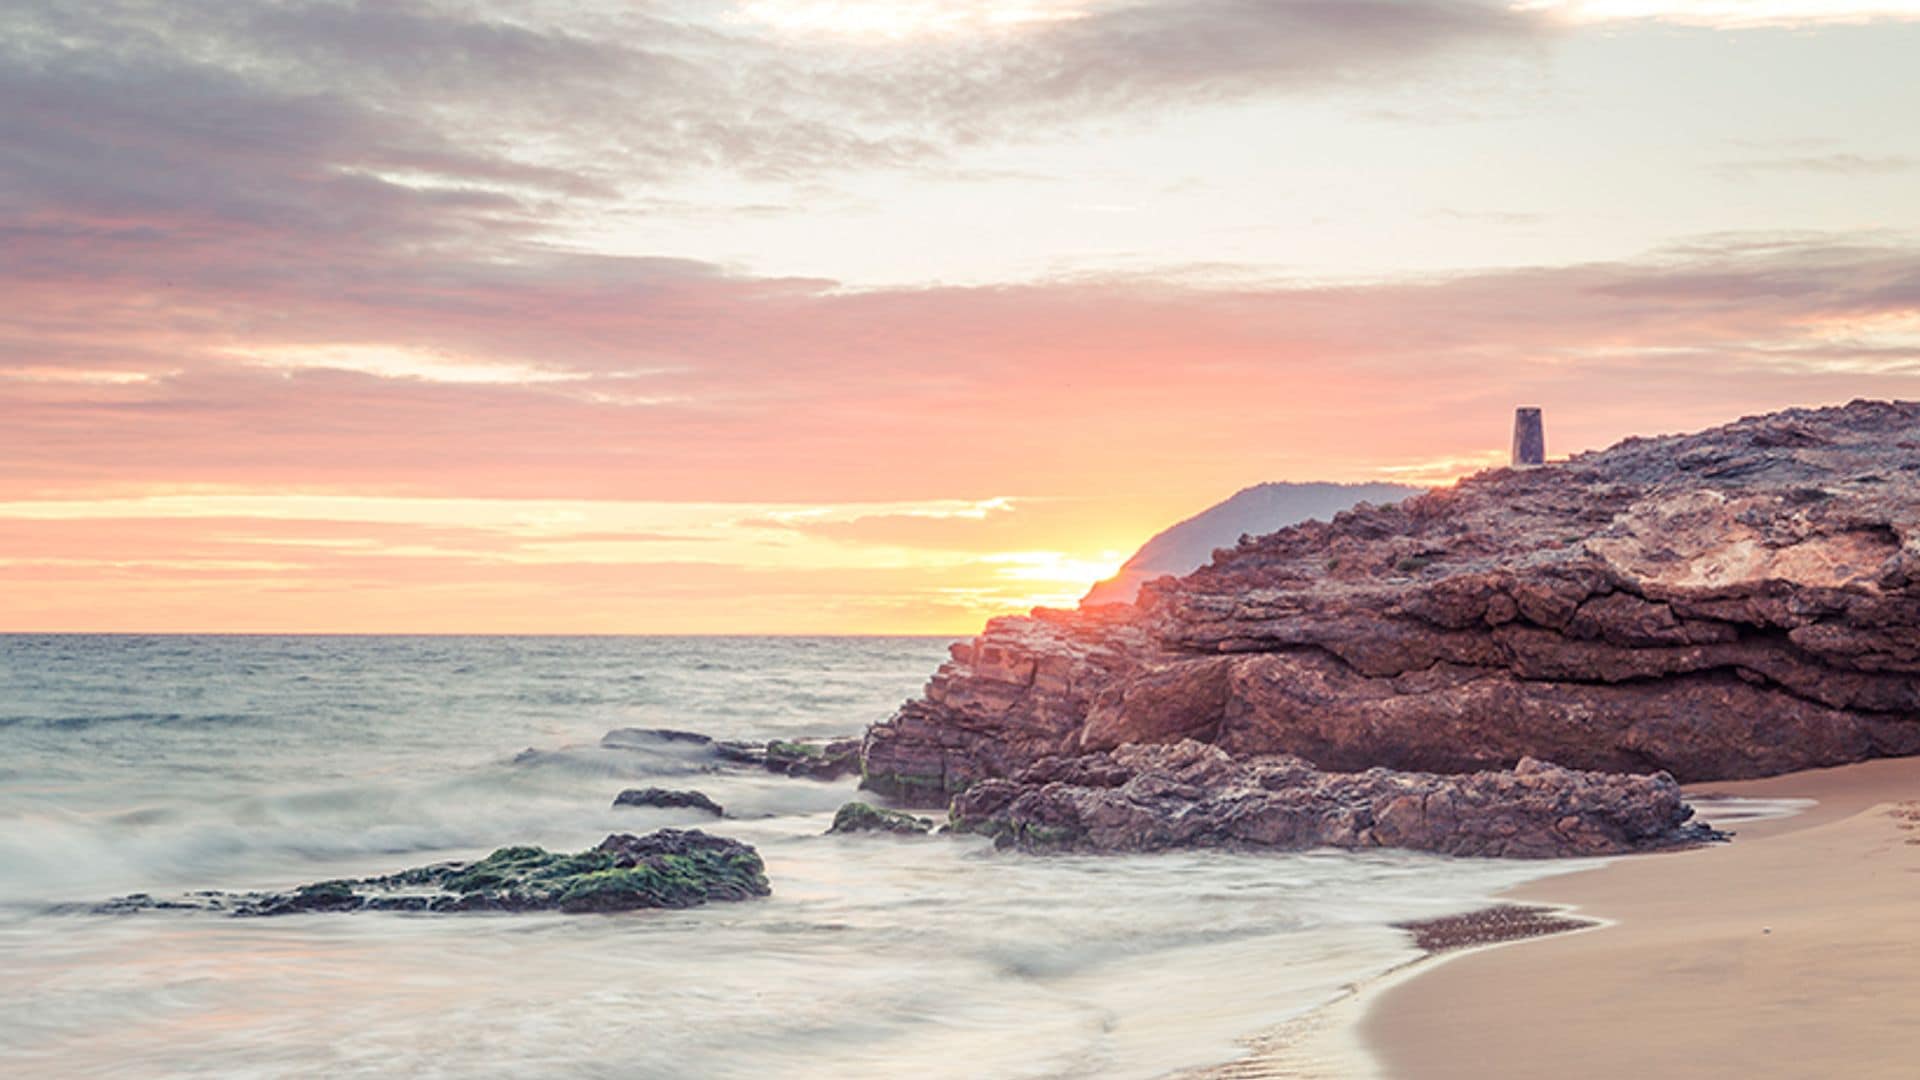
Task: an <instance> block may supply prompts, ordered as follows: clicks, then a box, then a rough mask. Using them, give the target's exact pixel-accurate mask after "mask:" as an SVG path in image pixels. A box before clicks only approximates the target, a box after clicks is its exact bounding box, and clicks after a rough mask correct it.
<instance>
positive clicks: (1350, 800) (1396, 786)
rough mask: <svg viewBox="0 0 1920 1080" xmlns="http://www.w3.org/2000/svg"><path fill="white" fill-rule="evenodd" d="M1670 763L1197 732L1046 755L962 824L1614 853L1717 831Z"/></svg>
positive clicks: (1051, 846)
mask: <svg viewBox="0 0 1920 1080" xmlns="http://www.w3.org/2000/svg"><path fill="white" fill-rule="evenodd" d="M1692 815H1693V811H1692V810H1690V809H1689V808H1687V807H1686V806H1685V805H1683V804H1682V802H1681V799H1680V786H1679V785H1678V784H1676V783H1675V782H1674V780H1673V777H1671V776H1668V775H1666V774H1664V773H1662V774H1658V775H1655V776H1623V775H1607V774H1602V773H1591V772H1576V771H1574V770H1572V769H1563V768H1560V767H1559V766H1557V765H1550V764H1547V763H1545V762H1540V761H1535V760H1534V759H1532V758H1527V759H1524V760H1523V761H1521V762H1520V764H1519V765H1518V766H1516V767H1515V768H1513V769H1511V770H1507V771H1501V772H1480V773H1471V774H1464V775H1455V776H1440V775H1435V774H1431V773H1404V772H1394V771H1392V770H1389V769H1369V770H1367V771H1365V772H1357V773H1326V772H1321V771H1319V770H1317V769H1315V768H1314V767H1313V766H1311V765H1309V764H1307V763H1306V762H1304V761H1302V760H1300V759H1299V758H1296V757H1288V756H1284V755H1283V756H1261V757H1250V758H1235V757H1233V756H1232V755H1230V754H1228V753H1226V752H1225V751H1223V750H1221V749H1220V748H1219V747H1217V746H1207V745H1205V744H1202V743H1198V742H1195V741H1193V740H1191V739H1187V740H1182V741H1181V742H1177V743H1172V744H1162V745H1152V746H1127V747H1122V748H1121V749H1118V750H1114V751H1111V752H1102V753H1094V754H1084V755H1080V756H1078V757H1071V758H1046V759H1043V760H1041V761H1038V762H1035V763H1034V764H1032V765H1029V766H1027V767H1026V768H1025V769H1022V770H1020V772H1019V773H1018V774H1017V775H1016V776H1014V777H1013V778H1012V779H1006V780H983V781H981V782H980V783H977V784H974V785H973V786H971V787H969V788H968V789H967V790H966V791H964V792H962V793H961V794H960V795H959V796H957V797H956V798H955V799H954V800H953V821H954V827H955V828H956V829H959V830H961V831H966V832H979V833H986V834H988V835H990V836H993V837H995V838H996V840H997V841H998V842H999V843H1001V844H1003V845H1006V846H1011V847H1018V848H1020V849H1022V850H1026V851H1042V852H1054V851H1095V852H1116V851H1158V850H1163V849H1167V848H1185V847H1257V848H1264V849H1270V850H1282V851H1288V850H1301V849H1305V848H1316V847H1340V848H1376V847H1393V848H1409V849H1413V850H1417V851H1434V852H1440V853H1443V854H1447V855H1479V856H1498V857H1506V858H1544V857H1550V856H1561V855H1610V854H1617V853H1621V852H1629V851H1644V850H1648V849H1651V848H1660V847H1672V846H1675V845H1678V844H1687V843H1695V842H1698V841H1700V840H1704V839H1711V838H1713V837H1714V835H1715V834H1714V833H1713V832H1712V830H1710V829H1705V828H1703V827H1691V828H1690V827H1687V826H1686V822H1687V819H1688V818H1690V817H1691V816H1692Z"/></svg>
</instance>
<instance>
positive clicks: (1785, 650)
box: [862, 402, 1920, 805]
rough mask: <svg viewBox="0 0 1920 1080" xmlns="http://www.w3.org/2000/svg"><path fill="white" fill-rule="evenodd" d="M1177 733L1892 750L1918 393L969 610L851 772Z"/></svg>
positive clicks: (1442, 751) (1308, 747) (1443, 762)
mask: <svg viewBox="0 0 1920 1080" xmlns="http://www.w3.org/2000/svg"><path fill="white" fill-rule="evenodd" d="M1184 739H1192V740H1196V741H1199V742H1202V743H1205V744H1208V745H1212V746H1215V747H1218V748H1220V749H1221V750H1223V751H1225V752H1227V753H1229V754H1231V755H1233V756H1235V757H1254V756H1259V755H1271V754H1291V755H1296V756H1298V757H1300V758H1303V759H1305V760H1307V761H1310V762H1312V763H1313V764H1314V765H1316V766H1318V767H1320V768H1322V769H1330V770H1347V771H1353V770H1361V769H1367V768H1371V767H1374V766H1387V767H1391V768H1396V769H1410V770H1419V771H1424V772H1436V773H1459V772H1471V771H1475V770H1483V769H1508V768H1512V767H1513V766H1514V765H1516V764H1517V763H1518V762H1520V761H1521V760H1522V759H1524V758H1528V757H1533V758H1538V759H1542V760H1550V761H1554V762H1558V763H1560V764H1562V765H1565V766H1569V767H1572V768H1577V769H1585V770H1603V771H1612V772H1629V773H1652V772H1657V771H1661V770H1665V771H1667V772H1670V773H1672V774H1673V775H1675V776H1677V777H1679V778H1680V779H1681V780H1683V781H1693V780H1708V779H1729V778H1738V777H1752V776H1762V775H1769V774H1774V773H1779V772H1784V771H1789V770H1793V769H1801V768H1807V767H1813V766H1824V765H1837V764H1842V763H1846V762H1852V761H1858V760H1862V759H1865V758H1871V757H1876V756H1884V755H1901V754H1912V753H1916V752H1920V405H1916V404H1912V403H1886V402H1855V403H1853V404H1851V405H1848V406H1845V407H1841V408H1828V409H1807V410H1792V411H1789V412H1783V413H1777V414H1773V415H1769V416H1762V417H1752V418H1748V419H1745V420H1741V421H1739V422H1737V423H1733V424H1729V425H1727V426H1725V427H1720V428H1715V429H1712V430H1710V431H1705V432H1702V433H1699V434H1695V435H1684V436H1667V437H1661V438H1643V439H1630V440H1628V441H1626V442H1623V443H1621V444H1619V445H1617V446H1615V447H1613V448H1611V449H1608V450H1605V451H1600V452H1596V453H1590V454H1582V455H1579V456H1577V457H1574V458H1572V459H1569V460H1567V461H1563V462H1558V463H1554V464H1549V465H1547V466H1545V467H1540V468H1531V469H1521V470H1514V469H1499V470H1494V471H1490V472H1486V473H1482V474H1480V475H1478V476H1475V477H1472V478H1470V479H1467V480H1464V481H1462V482H1461V483H1460V484H1458V485H1457V486H1455V487H1453V488H1449V489H1442V490H1439V491H1435V492H1432V493H1430V494H1427V495H1424V496H1421V497H1418V498H1414V499H1410V500H1408V501H1406V502H1403V503H1400V504H1397V505H1393V506H1384V507H1362V508H1359V509H1356V510H1353V511H1350V512H1348V513H1344V514H1341V515H1339V516H1337V517H1335V518H1334V519H1333V520H1332V521H1331V522H1310V523H1307V524H1304V525H1300V526H1296V527H1293V528H1289V529H1284V530H1281V531H1279V532H1276V533H1273V534H1270V535H1267V536H1262V537H1258V538H1249V539H1248V540H1246V541H1245V542H1243V543H1241V544H1240V545H1239V546H1237V547H1235V548H1233V549H1231V550H1226V551H1221V552H1219V553H1216V555H1215V557H1214V559H1213V562H1212V563H1211V564H1209V565H1208V566H1206V567H1203V568H1201V569H1200V570H1198V571H1196V572H1194V573H1192V574H1190V575H1188V576H1186V577H1184V578H1181V579H1179V580H1172V579H1162V580H1160V581H1157V582H1154V583H1150V584H1149V585H1148V586H1147V587H1146V588H1145V590H1144V591H1143V593H1142V596H1141V599H1140V601H1139V602H1138V603H1137V604H1135V605H1129V606H1105V607H1093V608H1084V609H1082V610H1079V611H1049V610H1044V609H1043V610H1037V611H1035V612H1034V613H1033V614H1032V615H1030V616H1026V617H1017V618H1006V619H996V620H994V621H993V622H992V623H990V624H989V625H988V626H987V628H986V631H985V632H984V633H982V634H981V635H980V636H979V637H977V638H975V639H973V640H972V641H971V642H967V643H965V644H961V645H957V646H955V647H954V649H953V652H952V660H951V661H950V662H949V663H947V664H945V665H943V666H942V667H941V669H940V670H939V672H938V673H937V674H936V675H935V676H934V678H933V680H932V681H931V682H930V683H929V684H928V686H927V689H926V692H925V696H924V697H922V698H920V699H919V700H916V701H913V702H909V703H908V704H907V705H905V706H904V707H902V708H901V710H900V711H899V713H898V714H897V715H895V716H894V717H893V718H891V719H890V720H888V721H886V722H884V723H881V724H878V725H876V726H874V727H873V728H872V729H870V730H869V731H868V733H867V736H866V739H865V742H864V745H863V748H862V757H863V767H864V771H865V775H866V782H867V784H868V785H869V786H870V787H873V788H875V789H878V790H880V791H882V792H885V793H888V794H892V795H894V796H896V797H898V798H901V799H904V800H907V801H910V802H914V803H918V804H921V805H944V804H945V803H946V801H947V799H948V798H949V797H950V796H951V795H953V794H954V793H956V792H959V791H962V790H964V789H967V788H968V787H969V785H973V784H977V783H979V782H981V781H984V780H988V779H992V778H996V777H1011V776H1013V775H1014V774H1016V773H1018V772H1019V771H1020V770H1022V769H1024V768H1026V767H1027V766H1029V765H1032V764H1033V763H1035V762H1037V761H1039V760H1040V759H1042V758H1046V757H1050V756H1056V755H1073V754H1083V753H1088V752H1097V751H1104V750H1110V749H1113V748H1116V747H1121V746H1125V745H1128V744H1135V743H1146V744H1155V743H1173V742H1178V741H1180V740H1184Z"/></svg>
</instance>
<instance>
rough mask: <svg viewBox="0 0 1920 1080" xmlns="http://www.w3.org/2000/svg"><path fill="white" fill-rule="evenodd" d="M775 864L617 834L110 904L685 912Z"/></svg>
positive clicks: (743, 892)
mask: <svg viewBox="0 0 1920 1080" xmlns="http://www.w3.org/2000/svg"><path fill="white" fill-rule="evenodd" d="M770 891H771V890H770V889H769V888H768V885H767V875H766V867H765V865H764V864H763V863H762V862H761V861H760V855H759V853H758V852H756V851H754V850H753V848H751V847H749V846H747V845H746V844H742V843H740V842H739V841H737V840H728V839H726V838H724V837H718V836H708V835H707V834H706V833H703V832H701V831H699V830H698V829H687V830H681V829H661V830H660V831H658V832H655V833H651V834H649V835H647V836H633V835H631V834H628V833H618V834H615V835H613V836H609V837H607V838H606V839H605V840H603V841H601V842H600V845H599V846H598V847H594V848H591V849H589V850H587V851H579V852H574V853H572V854H560V853H556V852H551V851H548V850H546V849H545V848H537V847H506V848H501V849H499V850H498V851H495V852H494V853H493V854H491V855H489V856H487V857H486V858H484V859H481V860H479V861H478V862H473V863H457V862H451V863H438V864H436V865H433V866H421V867H415V868H413V869H410V870H403V871H401V872H399V873H397V874H388V875H386V876H384V877H373V878H359V879H356V880H341V881H323V882H319V883H317V884H314V885H307V886H303V887H301V888H299V889H296V890H294V891H293V892H291V893H217V892H203V893H195V894H193V895H192V896H191V897H189V898H187V900H186V901H184V902H182V901H162V900H156V899H154V898H153V897H150V896H145V895H137V896H130V897H125V898H123V899H120V900H116V901H113V902H111V903H109V904H106V905H103V906H102V908H101V910H103V911H111V912H121V911H136V910H146V909H151V908H162V907H165V908H179V907H194V908H201V909H204V910H213V911H224V912H228V913H230V914H234V915H291V914H297V913H301V912H314V911H428V912H454V911H563V912H609V911H629V910H633V909H636V908H684V907H692V906H694V905H696V904H704V903H706V902H707V901H709V900H746V899H750V898H752V897H756V896H766V895H768V893H769V892H770Z"/></svg>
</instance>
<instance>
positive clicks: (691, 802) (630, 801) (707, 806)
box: [613, 787, 725, 817]
mask: <svg viewBox="0 0 1920 1080" xmlns="http://www.w3.org/2000/svg"><path fill="white" fill-rule="evenodd" d="M613 805H615V806H657V807H661V808H663V809H679V808H681V807H689V808H692V809H695V810H705V811H706V812H707V813H709V814H712V815H713V816H714V817H720V816H721V815H722V814H723V813H725V811H723V810H722V809H721V808H720V804H719V803H717V802H714V801H713V800H712V799H709V798H707V796H706V794H705V793H704V792H699V791H672V790H669V789H667V788H657V787H649V788H628V789H627V790H625V791H623V792H621V793H620V794H618V795H616V796H614V797H613Z"/></svg>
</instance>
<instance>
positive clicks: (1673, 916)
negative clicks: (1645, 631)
mask: <svg viewBox="0 0 1920 1080" xmlns="http://www.w3.org/2000/svg"><path fill="white" fill-rule="evenodd" d="M1690 792H1691V793H1693V794H1708V793H1721V794H1726V795H1734V796H1743V797H1749V798H1769V799H1771V798H1808V799H1815V800H1818V804H1817V805H1816V806H1814V807H1812V808H1811V809H1809V810H1807V811H1805V812H1803V813H1800V814H1797V815H1794V816H1792V817H1788V818H1782V819H1775V820H1768V821H1757V822H1747V823H1743V824H1741V825H1738V826H1736V827H1735V828H1736V829H1737V836H1736V838H1735V840H1734V842H1733V843H1730V844H1725V845H1716V846H1713V847H1707V848H1701V849H1696V850H1692V851H1685V852H1675V853H1670V854H1660V855H1646V856H1638V857H1633V858H1626V859H1620V860H1617V861H1614V862H1612V863H1609V864H1607V865H1606V866H1603V867H1601V868H1599V869H1596V870H1590V871H1585V872H1581V873H1577V874H1571V875H1567V876H1564V877H1556V878H1552V879H1549V880H1545V881H1540V882H1535V883H1533V884H1531V885H1527V886H1524V887H1522V888H1520V889H1517V890H1514V892H1513V893H1512V894H1510V896H1509V897H1508V898H1509V899H1511V900H1514V901H1516V902H1522V903H1536V904H1539V903H1544V904H1553V905H1556V906H1562V907H1565V908H1567V909H1570V912H1571V913H1572V914H1574V915H1577V916H1582V917H1588V918H1593V919H1598V920H1600V921H1601V923H1602V924H1603V925H1601V926H1599V927H1598V928H1595V929H1591V930H1586V931H1582V932H1579V933H1569V934H1559V935H1555V936H1551V937H1542V938H1539V939H1538V940H1533V941H1527V942H1524V943H1520V944H1513V945H1506V946H1502V947H1499V948H1491V949H1479V950H1475V951H1471V952H1465V953H1459V954H1454V955H1451V956H1448V957H1445V958H1444V959H1442V960H1440V961H1434V960H1429V961H1426V962H1423V963H1420V964H1417V965H1414V966H1413V967H1412V968H1410V969H1408V973H1407V975H1406V976H1405V977H1400V978H1391V979H1388V980H1384V981H1383V982H1382V983H1381V984H1378V985H1376V986H1374V987H1370V988H1365V989H1363V990H1362V992H1361V993H1360V994H1359V995H1357V997H1356V1001H1355V1003H1354V1005H1353V1006H1352V1007H1351V1011H1352V1012H1353V1013H1355V1014H1357V1029H1356V1031H1355V1032H1352V1033H1350V1034H1351V1035H1355V1036H1357V1038H1348V1039H1347V1044H1346V1045H1345V1047H1344V1048H1343V1047H1342V1046H1341V1045H1340V1043H1339V1039H1338V1038H1337V1036H1339V1034H1340V1033H1338V1032H1337V1031H1334V1030H1333V1029H1332V1027H1331V1026H1330V1025H1331V1024H1335V1023H1337V1022H1338V1018H1335V1020H1333V1021H1329V1025H1323V1029H1322V1030H1321V1031H1320V1032H1318V1033H1315V1034H1314V1035H1313V1037H1312V1038H1310V1039H1308V1040H1307V1042H1308V1043H1309V1044H1317V1045H1318V1049H1317V1050H1316V1051H1315V1052H1314V1053H1313V1055H1312V1056H1313V1057H1314V1058H1316V1059H1317V1060H1318V1061H1319V1062H1321V1063H1323V1064H1325V1065H1328V1066H1331V1069H1330V1071H1331V1072H1333V1073H1335V1074H1338V1073H1347V1074H1349V1075H1353V1074H1361V1073H1363V1071H1364V1072H1372V1071H1377V1072H1378V1073H1379V1074H1381V1075H1386V1076H1391V1077H1409V1078H1420V1080H1424V1078H1429V1077H1432V1078H1438V1080H1444V1078H1451V1077H1476V1078H1486V1077H1541V1076H1552V1077H1554V1078H1555V1080H1580V1078H1583V1077H1595V1078H1599V1077H1606V1078H1614V1077H1621V1076H1633V1077H1644V1078H1653V1077H1669V1076H1685V1077H1741V1078H1769V1077H1834V1076H1845V1077H1849V1078H1855V1080H1860V1078H1869V1077H1913V1076H1917V1075H1920V759H1905V760H1895V761H1878V762H1869V763H1866V764H1862V765H1852V766H1846V767H1843V768H1838V769H1826V770H1817V771H1812V772H1805V773H1796V774H1793V775H1790V776H1783V777H1775V778H1772V779H1768V780H1758V781H1746V782H1741V783H1729V784H1703V785H1697V786H1696V787H1695V788H1692V789H1690ZM1703 816H1706V817H1707V818H1708V820H1712V818H1711V815H1710V814H1703ZM1355 1049H1358V1050H1359V1051H1360V1053H1362V1054H1370V1056H1371V1058H1372V1060H1371V1061H1365V1060H1362V1059H1361V1058H1359V1057H1357V1056H1347V1057H1346V1062H1345V1066H1344V1067H1342V1066H1337V1065H1335V1064H1334V1061H1335V1058H1336V1056H1338V1055H1341V1054H1343V1053H1344V1054H1351V1053H1352V1051H1354V1050H1355ZM1366 1066H1373V1068H1372V1069H1367V1068H1366ZM1270 1075H1283V1074H1280V1073H1273V1074H1270Z"/></svg>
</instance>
